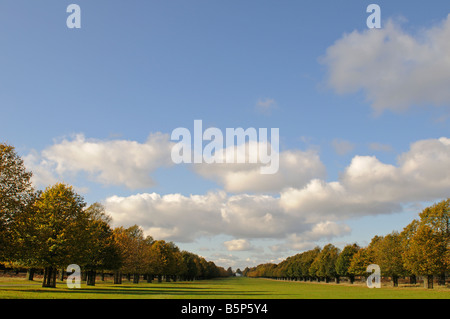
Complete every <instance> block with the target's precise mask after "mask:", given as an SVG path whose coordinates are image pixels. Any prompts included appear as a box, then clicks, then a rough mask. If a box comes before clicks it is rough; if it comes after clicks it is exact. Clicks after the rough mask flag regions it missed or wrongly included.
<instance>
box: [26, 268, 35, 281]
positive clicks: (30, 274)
mask: <svg viewBox="0 0 450 319" xmlns="http://www.w3.org/2000/svg"><path fill="white" fill-rule="evenodd" d="M34 271H35V269H34V268H30V269H28V271H27V279H28V280H30V281H33V278H34Z"/></svg>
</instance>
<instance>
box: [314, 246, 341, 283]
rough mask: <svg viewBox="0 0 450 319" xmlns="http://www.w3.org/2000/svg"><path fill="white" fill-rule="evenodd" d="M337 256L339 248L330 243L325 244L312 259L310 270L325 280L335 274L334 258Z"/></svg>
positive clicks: (327, 280)
mask: <svg viewBox="0 0 450 319" xmlns="http://www.w3.org/2000/svg"><path fill="white" fill-rule="evenodd" d="M338 256H339V249H338V248H337V247H335V246H334V245H332V244H328V245H325V246H324V247H323V249H322V250H321V251H320V253H319V254H318V255H317V256H316V258H315V259H314V262H313V263H312V265H311V268H310V269H312V270H310V273H314V274H315V275H316V276H318V277H324V278H325V282H329V279H330V278H333V277H335V276H336V266H335V264H336V260H337V258H338Z"/></svg>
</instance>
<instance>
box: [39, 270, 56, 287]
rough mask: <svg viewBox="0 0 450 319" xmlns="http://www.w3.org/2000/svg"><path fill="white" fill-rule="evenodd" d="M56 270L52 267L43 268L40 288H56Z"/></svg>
mask: <svg viewBox="0 0 450 319" xmlns="http://www.w3.org/2000/svg"><path fill="white" fill-rule="evenodd" d="M56 272H57V271H56V269H55V268H53V267H52V266H49V267H45V268H44V279H43V280H42V287H46V288H55V287H56Z"/></svg>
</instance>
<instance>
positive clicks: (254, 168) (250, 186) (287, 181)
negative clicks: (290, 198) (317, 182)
mask: <svg viewBox="0 0 450 319" xmlns="http://www.w3.org/2000/svg"><path fill="white" fill-rule="evenodd" d="M225 153H228V152H226V150H225ZM247 156H248V154H247ZM260 166H261V164H215V163H212V164H198V165H195V167H194V169H195V171H196V173H198V174H199V175H200V176H202V177H204V178H207V179H211V180H214V181H216V182H217V183H219V184H220V185H221V186H223V187H224V189H225V190H226V191H228V192H233V193H236V192H272V193H277V192H280V191H281V190H282V189H284V188H287V187H303V186H304V185H306V184H307V183H308V182H309V181H310V180H311V179H312V178H324V177H325V175H326V169H325V166H324V165H323V163H322V162H321V161H320V158H319V155H318V153H317V152H316V151H314V150H308V151H300V150H287V151H283V152H281V153H280V154H279V170H278V172H277V173H275V174H271V175H264V174H261V173H260Z"/></svg>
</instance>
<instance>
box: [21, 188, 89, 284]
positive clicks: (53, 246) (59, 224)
mask: <svg viewBox="0 0 450 319" xmlns="http://www.w3.org/2000/svg"><path fill="white" fill-rule="evenodd" d="M85 205H86V204H85V202H84V200H83V198H82V197H81V196H80V195H78V194H77V193H76V192H75V191H74V190H73V188H72V187H71V186H68V185H65V184H61V183H58V184H55V185H54V186H51V187H47V189H46V190H45V191H44V192H43V193H42V194H41V195H40V196H39V197H38V198H37V199H36V202H35V203H34V205H33V209H32V210H30V212H29V215H28V216H26V218H23V219H21V221H20V223H21V224H22V226H23V229H25V230H26V231H25V232H24V233H23V236H22V238H21V241H22V242H23V243H25V245H23V246H22V247H23V248H24V251H23V252H22V253H21V261H22V262H23V263H24V264H27V265H28V266H30V267H36V268H44V280H43V284H42V285H43V287H55V286H56V272H57V269H58V268H63V267H66V266H68V265H69V264H82V263H83V253H84V248H85V246H84V244H83V242H84V240H85V238H86V236H85V235H86V232H85V230H86V228H87V225H88V215H87V214H86V212H85V211H84V207H85ZM23 217H24V216H23ZM25 247H26V248H25Z"/></svg>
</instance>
